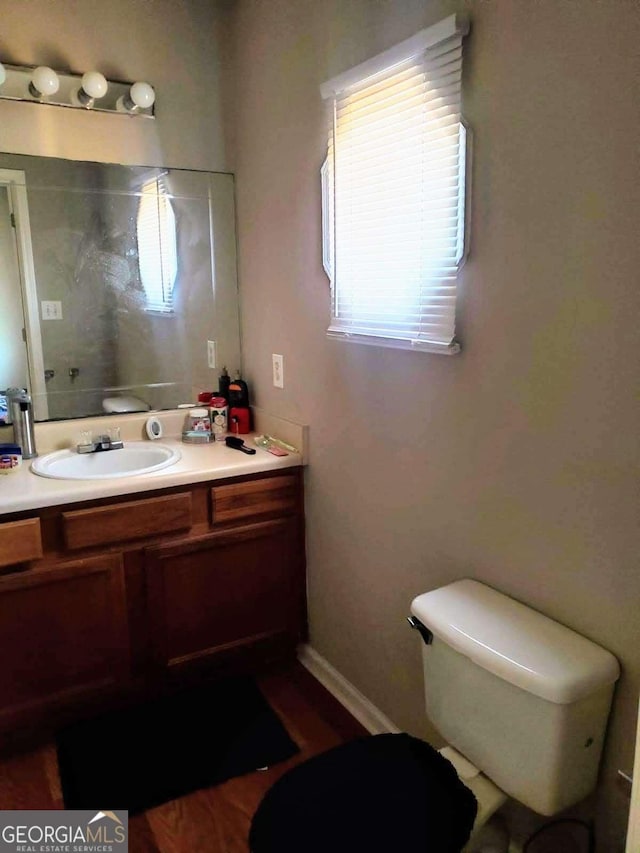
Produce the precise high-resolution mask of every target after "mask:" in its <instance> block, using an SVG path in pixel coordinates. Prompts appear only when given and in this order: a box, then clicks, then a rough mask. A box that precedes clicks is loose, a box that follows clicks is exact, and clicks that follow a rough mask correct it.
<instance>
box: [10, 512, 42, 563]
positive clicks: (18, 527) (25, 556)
mask: <svg viewBox="0 0 640 853" xmlns="http://www.w3.org/2000/svg"><path fill="white" fill-rule="evenodd" d="M40 557H42V538H41V536H40V519H38V518H27V519H25V520H24V521H10V522H8V523H7V524H0V566H12V565H14V564H15V563H25V562H26V561H27V560H38V559H40Z"/></svg>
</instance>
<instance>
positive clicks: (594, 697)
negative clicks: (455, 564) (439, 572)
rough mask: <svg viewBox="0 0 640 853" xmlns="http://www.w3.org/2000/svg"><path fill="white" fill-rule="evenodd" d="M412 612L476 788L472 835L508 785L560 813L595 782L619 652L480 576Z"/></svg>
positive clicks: (436, 711)
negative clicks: (525, 603)
mask: <svg viewBox="0 0 640 853" xmlns="http://www.w3.org/2000/svg"><path fill="white" fill-rule="evenodd" d="M411 613H412V615H413V618H412V619H410V621H411V623H412V625H413V626H414V627H416V628H418V629H419V630H420V631H421V633H422V635H423V638H424V639H425V643H424V644H423V647H422V652H423V663H424V677H425V692H426V703H427V714H428V716H429V718H430V719H431V721H432V722H433V724H434V725H435V726H436V728H437V729H438V731H439V732H440V734H441V735H442V736H443V738H444V739H445V740H446V741H447V742H448V743H449V744H450V746H449V747H446V748H445V749H444V750H441V752H442V753H443V754H444V755H445V756H446V757H447V758H448V759H449V760H450V761H451V762H452V764H453V765H454V766H455V768H456V770H457V772H458V775H459V776H460V778H461V779H462V781H463V782H464V783H465V784H466V785H467V787H468V788H470V789H471V790H472V791H473V793H474V794H475V796H476V799H477V800H478V816H477V818H476V822H475V824H474V829H473V834H472V836H471V840H470V842H469V844H468V845H467V847H466V848H465V850H468V849H471V848H472V847H473V842H474V839H475V838H477V836H478V833H479V831H480V829H481V827H482V826H483V825H484V823H485V822H486V821H487V820H488V819H489V818H490V817H491V815H492V814H493V813H494V812H495V811H496V809H498V808H499V807H500V806H501V805H502V804H503V802H504V801H505V800H506V799H507V797H513V798H514V799H515V800H518V801H519V802H520V803H523V804H524V805H525V806H528V807H529V808H531V809H533V810H534V811H535V812H538V813H539V814H541V815H553V814H556V813H557V812H559V811H561V810H562V809H565V808H567V807H568V806H571V805H573V804H574V803H576V802H578V801H579V800H581V799H583V797H585V796H586V795H587V794H589V793H590V792H591V791H592V790H593V788H594V787H595V784H596V779H597V775H598V765H599V761H600V755H601V752H602V745H603V741H604V736H605V728H606V723H607V717H608V715H609V709H610V706H611V699H612V695H613V689H614V685H615V682H616V681H617V679H618V677H619V675H620V667H619V665H618V661H617V660H616V658H615V657H614V656H613V655H612V654H611V653H610V652H608V651H605V650H604V649H603V648H601V647H600V646H598V645H596V644H595V643H593V642H591V641H590V640H587V639H586V638H585V637H582V636H581V635H580V634H576V633H575V632H574V631H572V630H570V629H569V628H566V627H565V626H563V625H560V624H559V623H558V622H555V621H553V620H552V619H549V618H548V617H546V616H543V615H542V614H541V613H538V612H537V611H535V610H532V609H531V608H529V607H527V606H525V605H524V604H520V603H519V602H517V601H515V600H514V599H512V598H509V597H508V596H506V595H503V594H502V593H500V592H497V591H496V590H494V589H491V588H490V587H488V586H485V585H484V584H482V583H479V582H477V581H474V580H461V581H456V582H455V583H452V584H450V585H449V586H445V587H441V588H440V589H436V590H433V591H432V592H427V593H424V594H423V595H419V596H418V597H417V598H416V599H414V601H413V603H412V604H411Z"/></svg>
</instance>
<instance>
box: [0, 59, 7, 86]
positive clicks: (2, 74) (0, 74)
mask: <svg viewBox="0 0 640 853" xmlns="http://www.w3.org/2000/svg"><path fill="white" fill-rule="evenodd" d="M6 79H7V72H6V70H5V67H4V65H3V64H2V63H1V62H0V86H2V84H3V83H4V81H5V80H6Z"/></svg>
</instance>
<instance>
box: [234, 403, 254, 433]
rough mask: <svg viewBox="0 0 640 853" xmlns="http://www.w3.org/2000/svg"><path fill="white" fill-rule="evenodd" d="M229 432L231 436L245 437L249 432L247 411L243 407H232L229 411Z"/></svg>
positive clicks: (248, 414) (249, 425)
mask: <svg viewBox="0 0 640 853" xmlns="http://www.w3.org/2000/svg"><path fill="white" fill-rule="evenodd" d="M229 432H230V433H231V434H232V435H246V434H247V433H248V432H251V417H250V412H249V409H246V408H244V407H243V406H233V407H232V408H230V409H229Z"/></svg>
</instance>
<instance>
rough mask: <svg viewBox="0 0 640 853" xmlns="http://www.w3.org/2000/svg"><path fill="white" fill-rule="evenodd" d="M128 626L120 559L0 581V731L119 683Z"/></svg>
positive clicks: (124, 667) (95, 560) (101, 559)
mask: <svg viewBox="0 0 640 853" xmlns="http://www.w3.org/2000/svg"><path fill="white" fill-rule="evenodd" d="M126 619H127V617H126V607H125V593H124V580H123V570H122V560H121V557H120V556H119V555H107V556H101V557H94V558H92V559H88V560H79V561H76V562H73V563H65V564H63V565H60V566H56V567H55V568H51V569H42V570H37V571H28V572H23V573H16V574H12V575H6V576H4V577H0V728H6V727H9V726H12V725H15V724H21V723H25V722H30V723H31V722H35V721H37V720H38V719H42V718H44V717H45V716H49V715H50V714H52V713H53V712H54V711H55V710H56V709H62V708H64V707H67V706H70V705H72V704H76V703H77V702H78V701H79V700H82V699H83V698H88V697H92V698H93V697H96V696H100V695H102V694H103V693H104V692H105V691H107V690H110V689H112V688H114V687H115V686H117V685H118V683H119V682H122V681H123V680H124V679H125V678H126V675H127V669H128V651H127V621H126Z"/></svg>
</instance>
